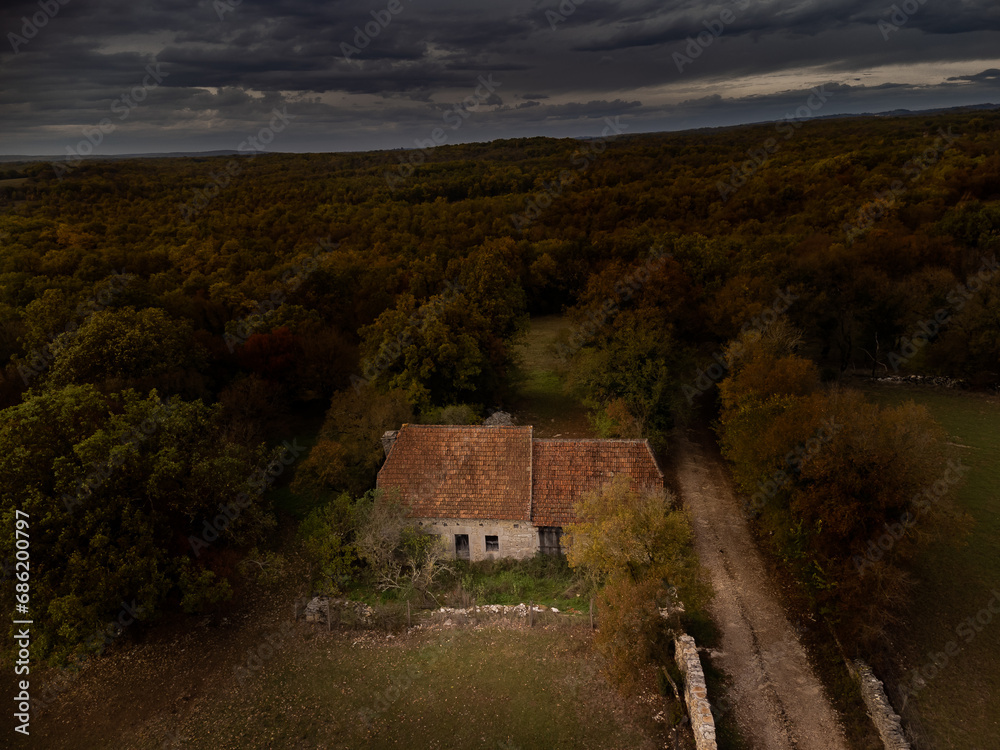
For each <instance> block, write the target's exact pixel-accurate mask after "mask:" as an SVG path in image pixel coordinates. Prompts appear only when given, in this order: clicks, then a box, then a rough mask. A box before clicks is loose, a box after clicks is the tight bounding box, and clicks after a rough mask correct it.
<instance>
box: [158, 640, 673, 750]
mask: <svg viewBox="0 0 1000 750" xmlns="http://www.w3.org/2000/svg"><path fill="white" fill-rule="evenodd" d="M206 708H208V707H206ZM652 713H653V712H652V711H650V710H649V709H648V708H640V707H639V706H638V705H636V704H633V703H627V702H625V701H623V700H622V699H621V698H619V697H618V696H617V695H615V694H614V693H612V692H611V690H610V688H609V687H608V686H607V684H606V682H605V680H604V678H603V677H602V676H601V675H600V673H599V671H598V670H597V668H596V665H595V663H594V661H593V657H592V655H591V649H590V646H589V631H588V629H586V628H570V629H564V628H560V629H558V630H557V629H544V630H543V629H540V628H538V629H535V630H531V631H528V630H523V629H520V630H505V629H499V628H483V629H476V630H471V629H461V630H450V629H448V630H436V631H430V632H423V633H417V634H414V635H409V636H399V637H396V638H388V639H386V638H385V637H384V636H380V637H374V638H373V637H372V636H370V635H369V636H366V637H363V638H359V637H358V635H357V634H350V633H346V634H345V633H333V634H327V633H325V632H322V631H318V633H317V635H316V637H315V638H313V639H312V641H310V642H301V641H295V642H293V643H291V644H290V645H288V646H287V647H286V648H285V650H284V651H283V653H282V654H281V658H280V659H279V658H276V659H273V660H272V661H271V662H269V663H267V664H266V665H265V667H264V668H263V669H262V670H260V671H259V672H257V673H256V674H254V675H253V676H252V677H251V678H250V680H248V681H247V682H246V683H245V684H244V685H242V686H238V687H234V688H233V689H226V690H224V691H222V692H220V694H219V695H218V696H217V699H216V700H215V701H213V705H212V706H211V707H210V708H209V710H206V711H203V712H197V713H196V714H195V715H193V716H191V717H190V719H189V720H188V721H187V722H185V723H184V725H183V726H181V727H179V728H178V729H177V732H178V734H180V735H181V736H183V737H184V738H186V742H185V744H184V745H183V746H184V747H192V748H211V749H212V750H223V749H224V748H251V747H252V748H257V747H274V748H306V747H308V748H316V747H324V748H331V749H333V748H344V749H348V748H350V749H351V750H353V749H354V748H401V747H405V748H473V747H474V748H488V749H491V750H493V749H495V750H514V749H515V748H523V749H524V750H528V749H529V748H542V747H544V748H567V749H568V748H595V749H600V750H612V749H613V748H623V749H624V748H654V747H658V746H662V740H661V742H660V743H657V742H655V741H654V739H653V738H654V737H655V736H656V733H657V731H658V730H657V725H656V723H655V722H654V721H653V720H652V716H651V714H652ZM150 747H159V745H150Z"/></svg>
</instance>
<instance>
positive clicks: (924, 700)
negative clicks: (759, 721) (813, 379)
mask: <svg viewBox="0 0 1000 750" xmlns="http://www.w3.org/2000/svg"><path fill="white" fill-rule="evenodd" d="M866 390H867V392H868V394H869V396H870V397H872V398H873V399H874V400H876V401H877V402H878V403H881V404H886V405H896V404H900V403H903V402H904V401H907V400H910V399H912V400H914V401H915V402H917V403H918V404H923V405H925V406H926V407H927V409H928V410H929V411H930V412H931V415H932V416H933V417H934V418H935V419H936V420H937V421H938V422H940V424H941V425H942V427H944V429H945V431H946V432H947V433H948V442H950V443H951V444H952V447H953V448H955V449H956V450H957V451H958V454H959V459H960V460H961V461H962V462H963V463H964V464H966V465H967V466H969V467H970V471H969V472H968V473H967V474H966V481H965V483H964V484H963V485H962V486H961V487H960V488H959V490H958V495H957V508H958V510H960V511H964V512H965V513H967V514H968V515H969V517H970V518H971V524H970V528H969V529H968V531H967V532H966V533H965V534H964V535H962V536H961V537H960V538H958V539H955V538H945V539H942V540H940V541H938V542H936V543H934V544H933V545H931V546H930V547H929V548H927V549H926V551H925V552H924V554H923V555H922V556H921V557H920V558H919V559H918V560H917V563H916V566H915V570H914V573H915V575H916V577H917V579H918V582H917V585H916V588H915V591H914V601H913V605H912V609H911V614H910V618H909V624H908V627H907V629H906V630H904V631H903V632H900V633H899V635H898V637H897V639H896V642H897V645H898V647H899V649H900V651H899V660H900V666H901V667H902V671H903V674H904V675H905V677H904V680H905V684H906V685H907V686H909V685H912V684H913V680H912V677H911V675H912V673H913V670H914V669H923V673H924V674H927V673H929V672H932V671H933V669H931V668H928V667H927V665H928V664H929V663H930V664H932V663H933V660H934V658H935V655H940V654H941V653H946V647H947V646H948V644H949V643H954V644H956V645H957V647H958V649H959V650H958V651H957V653H954V654H953V655H949V657H948V660H947V661H948V663H947V665H946V666H944V668H943V669H941V670H940V672H939V673H938V674H937V675H936V676H934V677H933V678H932V679H927V680H926V681H925V686H924V687H919V686H918V687H919V689H918V690H917V691H916V693H917V695H916V696H915V697H911V698H910V699H909V700H908V701H907V703H908V704H909V705H908V706H907V709H904V717H905V718H906V719H907V720H908V722H909V723H910V725H911V726H913V728H914V729H915V730H916V731H917V732H919V733H920V734H922V735H923V736H925V737H926V738H928V739H930V740H931V741H932V742H933V743H934V744H933V747H940V748H982V749H983V750H985V749H986V748H987V747H995V746H996V745H995V744H992V743H994V742H995V741H996V739H995V738H997V737H1000V617H998V616H994V617H993V619H992V621H991V622H989V623H987V624H985V625H983V624H982V620H980V623H978V624H977V625H978V627H976V626H975V625H972V626H970V623H968V618H970V617H971V618H975V617H976V616H977V614H979V613H980V612H981V610H983V609H985V608H986V607H987V605H988V604H989V602H990V601H991V599H992V598H993V597H994V596H995V593H994V592H997V591H1000V494H998V488H1000V398H998V397H997V396H992V395H986V394H980V393H969V392H964V391H954V390H939V389H926V388H916V387H911V386H898V387H897V386H882V387H869V388H867V389H866ZM994 606H995V605H994ZM982 619H983V620H985V619H986V617H985V616H984V617H983V618H982ZM963 624H964V625H963ZM970 627H971V629H970ZM952 651H954V647H952ZM939 661H940V659H939ZM894 702H897V703H898V702H899V701H898V699H897V696H894ZM914 709H915V710H914ZM989 738H993V739H989Z"/></svg>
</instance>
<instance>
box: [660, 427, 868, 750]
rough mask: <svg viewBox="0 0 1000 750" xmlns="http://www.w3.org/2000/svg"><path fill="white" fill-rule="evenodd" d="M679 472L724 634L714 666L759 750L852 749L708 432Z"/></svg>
mask: <svg viewBox="0 0 1000 750" xmlns="http://www.w3.org/2000/svg"><path fill="white" fill-rule="evenodd" d="M675 462H676V463H675V470H676V479H677V485H678V488H679V490H680V492H681V495H682V497H683V499H684V504H685V506H686V507H687V509H688V510H689V511H690V513H691V517H692V523H693V527H694V535H695V548H696V550H697V552H698V557H699V559H700V560H701V564H702V565H703V566H704V567H705V568H706V569H707V570H708V572H709V574H710V577H711V581H712V585H713V587H714V589H715V597H714V598H713V600H712V602H711V604H710V605H709V612H710V614H711V615H712V619H713V620H714V621H715V623H716V625H717V626H718V627H719V629H720V630H721V631H722V647H721V650H718V651H716V652H715V653H714V654H713V656H712V661H713V663H714V664H715V665H716V666H718V667H719V668H720V669H722V670H724V671H725V672H726V673H727V674H728V675H729V676H730V677H731V678H732V684H731V685H730V687H729V694H728V702H727V703H728V705H724V706H719V708H720V710H730V711H732V712H733V714H734V716H735V718H736V721H737V723H738V724H739V726H740V728H741V730H742V733H743V735H744V736H745V737H746V738H747V739H748V740H749V741H750V742H751V743H752V746H753V747H754V748H756V750H785V749H786V748H787V749H789V750H791V749H792V748H794V749H795V750H847V748H848V746H847V743H846V740H845V739H844V733H843V731H842V729H841V726H840V721H839V717H838V716H837V713H836V711H835V710H834V709H833V707H832V705H831V704H830V702H829V700H828V699H827V697H826V695H825V693H824V692H823V687H822V685H821V684H820V682H819V680H818V679H817V677H816V675H815V674H814V672H813V670H812V667H811V666H810V664H809V660H808V658H807V657H806V653H805V650H804V649H803V647H802V644H801V643H800V642H799V639H798V637H797V635H796V632H795V629H794V628H793V626H792V624H791V623H790V622H789V621H788V619H787V618H786V617H785V613H784V611H783V610H782V608H781V605H780V604H779V600H778V596H777V592H776V591H775V586H774V583H773V581H772V580H771V578H770V577H769V575H768V572H767V569H766V567H765V565H764V561H763V559H762V558H761V555H760V553H759V552H758V550H757V548H756V546H755V544H754V540H753V538H752V537H751V534H750V530H749V528H748V527H747V524H746V521H745V520H744V516H743V511H742V509H741V507H740V505H739V503H738V501H737V498H736V494H735V492H734V490H733V486H732V483H731V481H730V478H729V474H728V472H727V469H726V466H725V465H724V464H723V462H722V459H721V457H720V456H719V454H718V452H717V451H716V449H715V447H714V445H713V441H712V436H711V434H710V433H709V431H708V429H707V428H701V429H693V430H688V434H687V435H685V436H682V437H681V438H680V439H679V440H678V442H677V443H676V454H675Z"/></svg>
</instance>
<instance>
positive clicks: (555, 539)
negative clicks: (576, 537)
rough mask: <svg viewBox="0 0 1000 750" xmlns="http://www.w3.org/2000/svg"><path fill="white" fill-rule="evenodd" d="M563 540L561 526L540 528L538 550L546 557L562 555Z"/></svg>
mask: <svg viewBox="0 0 1000 750" xmlns="http://www.w3.org/2000/svg"><path fill="white" fill-rule="evenodd" d="M561 538H562V527H561V526H539V527H538V549H539V551H540V552H541V553H542V554H545V555H560V554H562V548H561V546H560V544H559V540H560V539H561Z"/></svg>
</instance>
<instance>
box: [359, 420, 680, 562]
mask: <svg viewBox="0 0 1000 750" xmlns="http://www.w3.org/2000/svg"><path fill="white" fill-rule="evenodd" d="M382 442H383V444H384V446H385V449H386V459H385V463H384V464H383V465H382V468H381V470H380V471H379V474H378V480H377V486H378V487H379V488H380V489H389V488H397V489H398V491H399V492H400V495H401V497H402V499H403V501H404V503H405V504H406V506H407V507H408V509H409V514H410V517H411V518H412V519H413V521H414V523H417V524H419V525H421V526H422V527H424V528H426V529H427V530H428V531H430V532H431V533H434V534H437V535H439V536H441V537H442V538H443V541H444V543H445V544H446V545H447V547H448V549H450V550H452V551H453V552H454V555H455V556H456V557H459V558H464V559H471V560H482V559H486V558H493V557H530V556H531V555H533V554H535V552H538V551H541V552H545V553H548V554H559V553H560V552H561V547H560V538H561V537H562V531H563V529H564V528H565V527H566V526H568V525H569V524H572V523H574V521H575V517H574V513H573V506H574V503H576V501H577V500H579V499H580V496H581V495H582V494H583V493H584V492H587V491H589V490H591V489H594V488H595V487H599V486H601V485H603V484H605V483H606V482H608V481H610V480H611V479H612V478H613V477H615V476H617V475H619V474H625V475H627V476H629V477H630V478H631V480H632V486H633V487H635V488H637V489H661V488H662V487H663V472H662V471H660V467H659V465H658V464H657V462H656V458H655V457H654V455H653V451H652V449H651V448H650V446H649V442H648V441H646V440H566V439H559V438H545V439H542V438H534V437H533V428H532V427H530V426H526V427H515V426H474V427H465V426H448V425H410V424H406V425H403V427H402V428H401V429H400V430H398V431H393V432H387V433H386V434H385V436H384V437H383V440H382Z"/></svg>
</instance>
